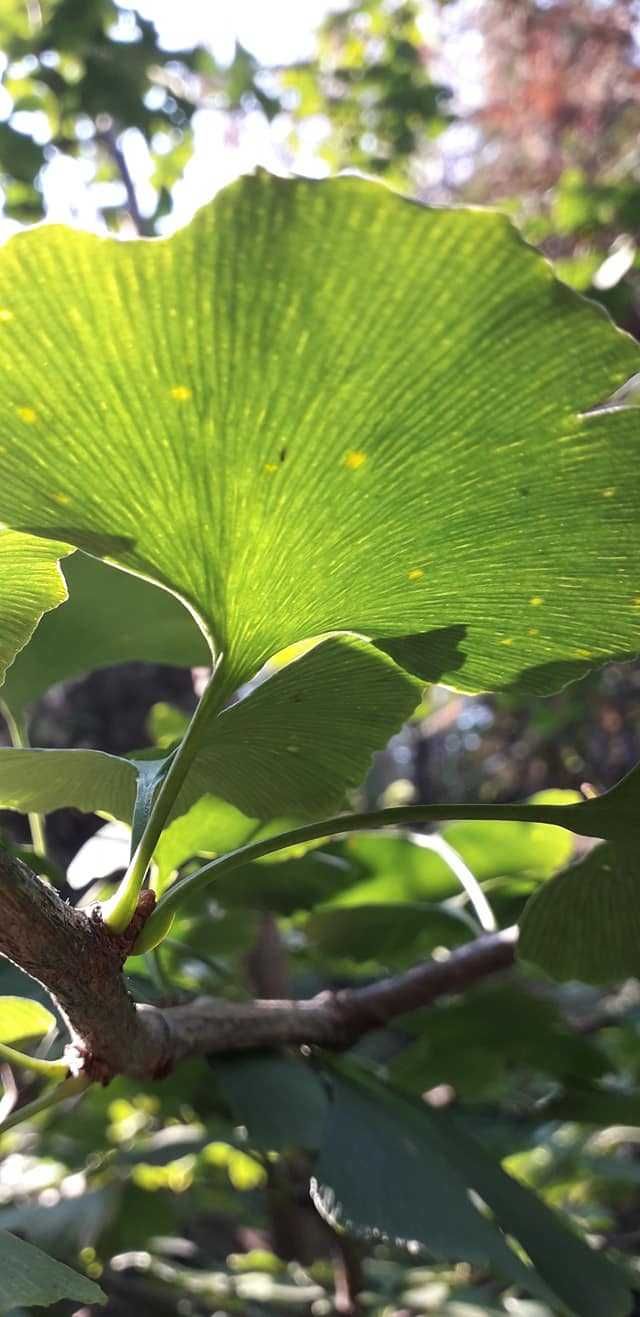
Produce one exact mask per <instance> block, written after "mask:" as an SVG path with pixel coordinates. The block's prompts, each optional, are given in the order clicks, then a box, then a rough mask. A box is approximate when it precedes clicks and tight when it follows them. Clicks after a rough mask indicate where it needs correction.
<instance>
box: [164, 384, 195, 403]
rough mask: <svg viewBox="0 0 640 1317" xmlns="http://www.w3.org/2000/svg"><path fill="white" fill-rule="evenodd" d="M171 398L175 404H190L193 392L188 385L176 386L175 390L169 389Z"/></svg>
mask: <svg viewBox="0 0 640 1317" xmlns="http://www.w3.org/2000/svg"><path fill="white" fill-rule="evenodd" d="M169 397H170V398H173V401H174V402H188V401H189V399H190V398H192V397H193V391H192V389H189V388H188V387H187V385H186V384H174V386H173V388H172V389H169Z"/></svg>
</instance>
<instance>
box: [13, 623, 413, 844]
mask: <svg viewBox="0 0 640 1317" xmlns="http://www.w3.org/2000/svg"><path fill="white" fill-rule="evenodd" d="M419 697H420V686H419V683H418V682H417V681H416V680H415V679H414V678H413V677H410V676H408V674H407V673H406V672H403V671H402V670H401V669H400V668H398V667H397V666H396V665H395V663H393V661H392V660H391V659H389V658H387V656H386V655H383V654H380V653H379V651H378V650H377V649H376V648H375V647H374V646H373V645H368V644H366V643H365V642H363V641H360V640H356V639H354V638H351V637H329V639H327V640H325V641H323V642H322V643H321V644H319V645H317V646H316V647H315V648H314V649H312V650H309V651H308V652H307V653H306V654H303V655H302V656H301V657H300V658H298V659H296V660H295V661H294V662H291V663H289V664H288V665H287V666H286V667H283V668H280V669H279V670H278V671H276V672H274V674H273V675H272V676H271V677H270V678H269V679H268V680H267V681H265V682H263V683H262V684H260V685H259V686H258V687H257V688H256V689H255V690H253V691H252V692H251V693H250V694H248V695H247V696H245V698H243V699H240V700H238V701H237V702H235V703H231V704H230V705H229V706H228V707H227V708H226V709H225V710H223V712H222V713H221V714H220V715H219V716H218V717H217V718H216V719H215V720H214V721H213V722H212V724H211V737H210V740H209V742H208V743H207V744H206V745H205V746H204V748H203V750H202V752H201V753H200V755H199V756H198V757H197V759H196V761H195V764H194V767H193V769H192V772H191V775H190V777H189V778H188V780H187V782H186V784H185V787H184V788H183V790H182V792H181V793H180V795H179V797H178V800H177V802H176V805H175V808H174V811H173V813H174V817H176V816H180V815H181V814H183V813H185V812H186V810H188V809H189V807H190V806H191V805H192V804H193V802H194V801H196V800H198V799H199V797H200V796H202V794H203V793H204V792H210V791H211V790H212V789H215V791H216V794H217V795H219V796H220V797H223V798H224V800H225V801H228V802H229V803H230V804H232V805H234V806H235V807H236V809H238V810H240V811H241V812H242V813H243V814H245V815H247V816H248V817H250V818H254V819H258V818H263V819H268V818H273V817H274V816H277V815H279V814H283V813H284V812H285V811H286V810H288V809H291V807H292V802H293V804H294V806H295V810H296V813H297V814H298V815H299V816H301V817H305V816H306V817H309V816H314V815H315V816H318V815H322V814H323V813H327V812H329V811H330V810H331V809H333V808H336V807H337V806H339V805H341V804H342V802H343V800H344V796H345V792H346V791H347V790H348V789H349V788H352V787H356V786H358V785H359V783H360V782H361V781H362V778H363V777H364V775H365V773H366V771H367V768H368V766H369V763H370V760H371V756H372V754H373V753H374V751H375V750H379V749H381V748H382V747H383V746H384V745H385V743H386V741H387V740H388V738H389V736H390V735H391V733H392V731H393V730H394V729H395V728H396V727H397V726H398V725H399V724H400V723H402V722H403V721H404V719H405V718H407V717H408V716H409V715H410V713H411V712H412V711H413V709H414V708H415V706H416V704H417V702H418V700H419ZM336 726H339V727H340V737H339V738H336V737H335V734H334V730H333V729H334V728H335V727H336ZM140 767H141V769H142V771H144V773H145V774H149V773H153V761H151V760H144V761H141V764H140ZM54 769H55V772H54V771H53V770H54ZM137 771H138V769H137V766H136V763H135V762H134V761H132V760H127V759H121V758H118V757H117V756H114V755H107V754H103V753H102V752H100V751H90V750H5V751H2V750H0V808H5V809H20V810H21V811H22V812H26V811H27V810H35V811H38V812H40V813H47V812H48V811H50V810H52V809H59V808H60V807H62V806H63V805H74V806H75V807H76V808H77V809H84V810H100V811H104V812H106V813H109V814H112V815H113V816H114V817H115V818H119V819H122V820H124V821H125V822H129V821H130V819H131V817H132V811H133V796H134V793H135V788H136V777H137ZM214 812H215V811H214ZM199 844H201V840H200V841H199ZM211 846H212V848H213V849H215V850H218V849H219V844H218V842H217V838H216V835H215V830H213V831H212V836H211ZM197 848H198V847H196V848H195V849H196V850H197ZM188 853H189V852H188V850H187V853H186V854H183V856H182V858H184V859H186V858H187V857H188ZM194 853H195V850H194V851H192V852H191V854H194Z"/></svg>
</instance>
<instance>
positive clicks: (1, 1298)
mask: <svg viewBox="0 0 640 1317" xmlns="http://www.w3.org/2000/svg"><path fill="white" fill-rule="evenodd" d="M0 1275H1V1276H2V1287H1V1289H0V1312H4V1313H10V1312H11V1310H12V1308H16V1307H17V1306H18V1305H19V1304H20V1305H22V1304H24V1305H25V1306H27V1305H32V1306H34V1307H38V1308H39V1307H44V1308H47V1307H49V1305H50V1304H52V1303H57V1302H58V1300H59V1299H74V1300H76V1301H77V1302H78V1303H106V1301H107V1296H106V1294H104V1293H103V1291H102V1290H101V1289H100V1288H99V1286H98V1285H95V1284H94V1282H93V1281H92V1280H87V1278H86V1277H85V1276H79V1275H78V1274H77V1272H75V1271H72V1270H71V1268H70V1267H65V1266H64V1264H63V1263H62V1262H56V1261H55V1260H54V1259H53V1258H50V1257H47V1254H46V1253H42V1252H41V1250H40V1249H39V1248H34V1246H33V1244H26V1243H25V1242H24V1240H23V1239H16V1237H15V1235H10V1234H9V1233H8V1232H7V1231H6V1230H2V1231H0Z"/></svg>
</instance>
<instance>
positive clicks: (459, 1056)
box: [391, 979, 607, 1103]
mask: <svg viewBox="0 0 640 1317" xmlns="http://www.w3.org/2000/svg"><path fill="white" fill-rule="evenodd" d="M404 1027H405V1030H406V1031H411V1032H414V1033H416V1034H417V1037H416V1038H415V1041H414V1042H412V1043H410V1044H409V1046H408V1047H405V1048H403V1050H402V1051H401V1052H400V1053H399V1055H398V1056H397V1057H396V1058H395V1060H394V1061H393V1064H392V1067H391V1076H392V1080H393V1082H394V1083H396V1084H399V1085H400V1087H402V1088H403V1089H405V1090H406V1091H408V1092H411V1093H415V1094H416V1096H420V1094H422V1093H424V1092H425V1091H426V1090H427V1089H430V1088H435V1087H436V1085H438V1084H449V1085H451V1087H452V1088H453V1089H454V1090H455V1093H456V1095H457V1097H459V1098H461V1099H463V1100H465V1101H469V1102H476V1103H477V1102H480V1101H490V1100H491V1099H492V1098H495V1096H496V1094H497V1093H502V1092H503V1091H504V1088H503V1086H504V1085H505V1084H509V1083H511V1084H512V1085H513V1084H514V1082H515V1081H514V1072H515V1071H516V1070H520V1071H525V1072H529V1073H531V1072H537V1073H540V1074H543V1075H548V1076H550V1077H551V1078H553V1079H554V1080H556V1081H557V1080H562V1081H564V1080H565V1079H566V1078H567V1077H570V1078H578V1077H580V1078H582V1079H588V1080H595V1079H597V1078H599V1077H600V1076H602V1074H603V1073H604V1072H605V1071H606V1069H607V1057H606V1054H605V1053H604V1051H601V1050H600V1049H599V1048H598V1046H597V1044H596V1043H595V1042H594V1041H592V1040H591V1039H588V1038H585V1037H581V1036H580V1035H579V1034H577V1033H576V1032H575V1030H572V1029H570V1028H569V1027H568V1025H567V1023H566V1020H564V1019H563V1017H562V1015H561V1014H560V1012H559V1011H558V1010H557V1009H556V1008H555V1007H554V1006H553V1005H552V1003H551V1002H547V1001H541V1000H539V999H538V998H537V997H535V996H533V994H532V993H531V992H527V991H526V990H525V989H524V988H522V987H520V986H519V985H518V984H517V983H516V982H513V980H512V979H509V980H508V981H507V982H506V983H497V984H496V983H491V982H489V983H487V984H483V985H482V987H480V988H476V989H475V990H473V991H470V992H466V993H465V994H464V996H462V997H457V998H454V999H453V1000H450V1001H448V1002H442V1003H439V1004H437V1005H436V1006H434V1007H432V1008H431V1009H430V1010H429V1011H425V1012H420V1013H418V1014H417V1015H414V1016H413V1018H412V1020H411V1021H406V1022H405V1026H404Z"/></svg>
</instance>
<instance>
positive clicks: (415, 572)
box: [407, 567, 424, 581]
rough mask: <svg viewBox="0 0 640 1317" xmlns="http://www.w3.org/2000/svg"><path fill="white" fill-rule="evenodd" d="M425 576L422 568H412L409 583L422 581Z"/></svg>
mask: <svg viewBox="0 0 640 1317" xmlns="http://www.w3.org/2000/svg"><path fill="white" fill-rule="evenodd" d="M423 576H424V572H423V570H422V568H421V567H412V568H411V571H410V572H407V579H408V580H409V581H421V580H422V578H423Z"/></svg>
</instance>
